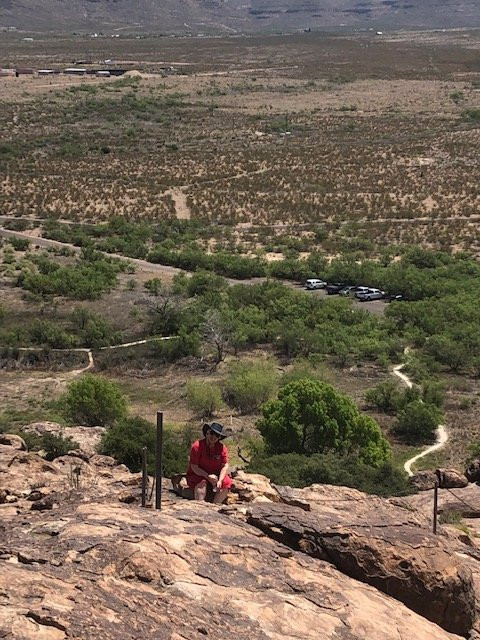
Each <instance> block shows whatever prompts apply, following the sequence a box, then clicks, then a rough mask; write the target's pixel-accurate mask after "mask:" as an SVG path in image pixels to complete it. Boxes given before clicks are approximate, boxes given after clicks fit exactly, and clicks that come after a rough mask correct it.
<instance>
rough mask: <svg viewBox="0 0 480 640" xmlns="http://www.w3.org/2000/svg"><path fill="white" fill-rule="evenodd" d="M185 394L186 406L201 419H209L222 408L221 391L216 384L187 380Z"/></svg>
mask: <svg viewBox="0 0 480 640" xmlns="http://www.w3.org/2000/svg"><path fill="white" fill-rule="evenodd" d="M186 393H187V404H188V406H189V407H190V409H192V410H193V411H194V412H195V414H196V415H198V416H200V417H202V418H210V417H211V416H213V415H214V414H215V412H216V411H218V410H219V409H220V408H221V407H222V406H223V400H222V391H221V389H220V387H219V386H218V385H216V384H212V383H210V382H200V381H198V380H189V381H188V382H187V386H186Z"/></svg>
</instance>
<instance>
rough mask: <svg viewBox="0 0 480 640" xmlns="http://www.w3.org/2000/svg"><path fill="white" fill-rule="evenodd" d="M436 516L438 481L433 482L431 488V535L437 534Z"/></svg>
mask: <svg viewBox="0 0 480 640" xmlns="http://www.w3.org/2000/svg"><path fill="white" fill-rule="evenodd" d="M437 515H438V480H435V487H434V488H433V533H435V534H436V533H437Z"/></svg>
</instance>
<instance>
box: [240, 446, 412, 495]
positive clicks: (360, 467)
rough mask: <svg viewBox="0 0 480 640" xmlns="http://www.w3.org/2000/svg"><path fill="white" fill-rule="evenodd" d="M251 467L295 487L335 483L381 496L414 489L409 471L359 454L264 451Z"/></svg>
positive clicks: (277, 481)
mask: <svg viewBox="0 0 480 640" xmlns="http://www.w3.org/2000/svg"><path fill="white" fill-rule="evenodd" d="M248 471H249V472H250V473H261V474H263V475H265V476H267V477H268V478H270V480H271V481H272V482H274V483H275V484H279V485H287V486H291V487H306V486H309V485H311V484H315V483H319V484H333V485H339V486H345V487H352V488H355V489H359V490H360V491H365V492H366V493H372V494H376V495H381V496H400V495H407V494H409V493H412V492H413V489H412V485H411V484H410V483H409V482H408V478H407V476H406V474H405V473H404V472H403V471H402V470H400V469H397V468H395V467H393V466H392V464H391V463H390V462H385V463H383V464H381V465H380V466H379V467H378V468H375V467H371V466H370V465H367V464H365V463H364V462H362V461H361V460H360V459H359V458H358V457H355V456H340V455H337V454H334V453H326V454H318V453H317V454H314V455H311V456H307V455H302V454H299V453H284V454H279V455H274V456H269V457H265V456H261V455H260V456H256V457H254V458H253V459H252V461H251V462H250V464H249V466H248Z"/></svg>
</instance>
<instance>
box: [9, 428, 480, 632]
mask: <svg viewBox="0 0 480 640" xmlns="http://www.w3.org/2000/svg"><path fill="white" fill-rule="evenodd" d="M77 439H78V434H77ZM2 443H3V444H0V602H1V604H2V606H1V607H0V637H1V638H8V639H9V640H20V639H21V640H30V639H32V640H33V639H34V638H35V639H48V640H57V639H58V640H63V639H67V638H72V639H77V640H80V639H82V640H89V639H92V640H93V639H96V640H98V638H102V639H103V640H110V639H112V640H113V638H115V640H123V639H131V640H133V639H134V638H135V639H137V638H140V637H146V638H157V639H158V640H161V639H162V640H163V639H169V640H182V639H183V640H196V639H200V638H202V639H203V638H205V637H207V638H211V639H212V640H220V639H222V640H230V639H232V640H247V639H248V640H256V639H258V640H280V638H292V639H293V638H297V639H298V638H305V639H307V638H312V639H313V638H315V639H318V638H319V637H322V639H325V640H329V639H331V640H360V639H362V640H366V639H367V638H368V640H377V639H378V640H389V639H390V638H391V639H392V640H393V639H395V640H399V639H400V640H411V639H412V638H418V639H419V640H420V639H421V640H447V639H449V640H453V639H454V638H457V639H458V638H460V637H468V636H469V634H471V635H470V637H471V638H472V639H473V638H477V637H478V636H476V635H475V634H476V631H475V628H476V627H477V622H476V620H477V610H476V602H475V592H476V590H477V574H478V566H477V565H478V559H479V558H480V549H478V548H477V543H476V539H475V538H474V537H470V536H468V535H466V534H465V533H460V532H458V530H457V529H455V528H452V527H447V526H445V527H442V530H441V535H439V536H433V535H432V534H431V533H430V522H429V518H428V517H427V516H426V515H424V513H423V507H421V506H420V505H419V508H418V509H416V507H414V506H412V504H411V503H410V502H409V500H410V499H408V500H407V499H402V500H398V499H397V500H385V499H381V498H377V497H373V496H367V495H365V494H362V493H360V492H358V491H355V490H351V489H345V488H342V487H327V486H320V485H315V486H312V487H310V488H308V489H304V490H294V489H289V488H282V487H274V486H272V485H270V483H269V482H268V480H267V479H265V478H263V477H261V476H260V477H259V476H251V475H248V474H245V473H243V472H239V473H238V475H237V477H236V478H235V492H234V494H233V495H232V501H231V503H230V504H228V505H225V506H223V507H221V508H217V507H214V506H213V505H209V504H199V503H195V502H190V501H187V500H184V499H181V498H179V497H177V496H175V495H174V494H172V493H171V492H168V489H167V485H168V484H169V483H168V482H167V481H165V500H164V504H163V509H162V511H161V512H158V511H155V510H152V509H142V508H141V506H140V505H139V481H140V478H139V476H138V475H137V474H130V473H129V472H128V470H127V469H126V468H125V467H124V466H122V465H117V464H116V463H115V461H114V460H113V459H112V458H108V457H106V456H99V455H97V454H94V453H93V451H92V450H88V449H80V450H76V451H72V452H71V453H69V455H67V456H62V457H61V458H57V459H56V460H54V461H53V462H47V461H45V460H44V459H43V458H41V457H40V456H39V455H37V454H33V453H28V452H27V451H25V450H24V449H25V447H24V443H23V441H22V440H21V439H20V438H18V437H16V436H6V435H3V436H2ZM471 486H472V485H471ZM474 488H475V489H477V487H476V486H475V487H474ZM467 490H469V489H468V488H467V489H464V490H463V489H462V490H459V491H467ZM477 490H478V489H477ZM424 493H425V495H426V494H427V492H424ZM459 495H466V494H459ZM470 497H471V496H469V499H470ZM415 499H416V496H415ZM319 630H321V635H319V633H320V632H319Z"/></svg>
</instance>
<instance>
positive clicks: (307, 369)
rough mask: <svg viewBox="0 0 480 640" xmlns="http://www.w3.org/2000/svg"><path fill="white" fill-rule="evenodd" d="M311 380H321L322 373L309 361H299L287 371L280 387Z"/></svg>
mask: <svg viewBox="0 0 480 640" xmlns="http://www.w3.org/2000/svg"><path fill="white" fill-rule="evenodd" d="M304 378H311V379H312V380H321V378H322V375H321V373H320V372H319V371H318V370H317V369H316V368H315V367H314V366H313V365H312V364H310V362H308V360H299V361H297V362H295V363H294V365H293V367H292V368H291V369H289V370H288V371H286V372H285V373H284V374H283V375H282V377H281V379H280V386H281V387H284V386H285V385H287V384H290V382H295V381H296V380H302V379H304Z"/></svg>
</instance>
